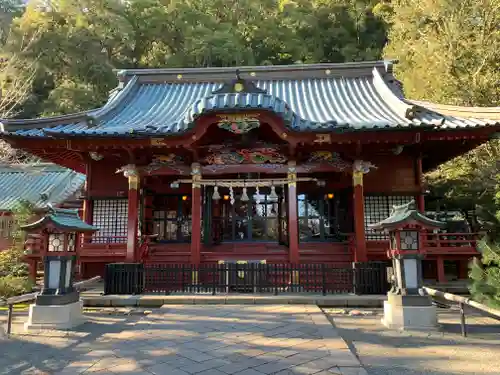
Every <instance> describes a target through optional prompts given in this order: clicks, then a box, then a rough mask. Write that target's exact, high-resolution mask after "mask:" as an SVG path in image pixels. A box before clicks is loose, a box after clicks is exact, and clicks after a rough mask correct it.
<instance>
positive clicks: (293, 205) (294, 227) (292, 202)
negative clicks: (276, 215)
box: [288, 161, 300, 264]
mask: <svg viewBox="0 0 500 375" xmlns="http://www.w3.org/2000/svg"><path fill="white" fill-rule="evenodd" d="M288 244H289V247H288V256H289V262H290V263H291V264H299V262H300V255H299V226H298V218H297V167H296V164H295V162H294V161H290V162H289V163H288Z"/></svg>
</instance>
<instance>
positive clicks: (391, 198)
mask: <svg viewBox="0 0 500 375" xmlns="http://www.w3.org/2000/svg"><path fill="white" fill-rule="evenodd" d="M412 199H414V198H413V197H412V196H408V195H367V196H365V233H366V239H368V240H386V239H388V238H389V237H388V236H387V235H386V234H383V233H380V232H377V231H375V230H373V229H370V228H368V225H369V224H374V223H378V222H379V221H381V220H384V219H386V218H387V217H388V216H389V215H390V213H391V210H392V207H393V206H399V205H402V204H405V203H408V202H410V201H411V200H412Z"/></svg>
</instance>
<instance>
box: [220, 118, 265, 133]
mask: <svg viewBox="0 0 500 375" xmlns="http://www.w3.org/2000/svg"><path fill="white" fill-rule="evenodd" d="M219 118H220V120H219V122H218V126H219V128H221V129H225V130H228V131H230V132H231V133H234V134H244V133H248V132H249V131H250V130H253V129H256V128H258V127H259V126H260V121H259V119H258V118H257V116H256V115H246V114H233V115H219Z"/></svg>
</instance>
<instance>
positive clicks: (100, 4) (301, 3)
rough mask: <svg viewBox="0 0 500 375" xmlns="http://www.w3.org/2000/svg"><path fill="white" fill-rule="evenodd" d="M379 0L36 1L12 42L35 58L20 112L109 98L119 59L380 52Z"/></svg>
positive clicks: (262, 60)
mask: <svg viewBox="0 0 500 375" xmlns="http://www.w3.org/2000/svg"><path fill="white" fill-rule="evenodd" d="M380 3H381V2H380V1H375V0H348V1H345V0H343V1H340V0H313V1H310V0H291V1H286V0H285V1H284V0H280V1H278V0H240V1H236V2H229V3H228V2H227V1H224V0H191V1H165V0H132V1H127V2H124V1H121V0H64V1H62V0H61V1H57V2H51V3H50V4H51V6H50V7H43V6H40V2H37V1H31V2H30V3H29V5H28V6H27V8H26V10H25V12H24V14H23V15H22V17H20V18H18V19H15V20H14V22H13V27H12V29H11V35H10V38H9V40H8V43H7V45H6V47H5V50H6V51H7V52H9V53H10V52H15V51H19V50H21V49H22V44H23V43H24V41H26V40H30V41H32V43H31V44H30V48H29V49H28V50H27V51H26V53H23V59H25V60H26V61H29V62H36V65H37V75H36V79H35V82H34V87H33V95H32V96H31V97H30V98H29V99H28V100H27V101H26V103H25V105H24V111H23V113H21V114H20V115H21V116H24V117H26V116H28V117H33V116H36V115H38V114H45V115H50V114H61V113H70V112H75V111H81V110H84V109H90V108H95V107H98V106H100V105H102V104H103V103H104V102H105V101H106V99H107V97H108V92H109V90H110V89H111V88H113V87H114V86H115V85H116V80H115V74H114V73H113V69H114V68H116V69H120V68H143V67H149V68H155V67H180V66H182V67H200V66H235V65H252V64H259V65H260V64H262V65H266V64H293V63H296V62H299V61H301V62H326V61H328V62H343V61H353V60H369V59H378V58H380V57H381V53H382V48H383V45H384V43H385V40H386V27H385V23H384V21H383V20H382V19H381V17H380V16H378V15H377V14H375V13H376V11H377V10H379V8H380V6H379V5H380Z"/></svg>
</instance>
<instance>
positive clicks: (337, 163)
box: [308, 151, 352, 171]
mask: <svg viewBox="0 0 500 375" xmlns="http://www.w3.org/2000/svg"><path fill="white" fill-rule="evenodd" d="M308 162H309V163H327V164H330V165H331V166H333V167H335V168H337V169H338V170H339V171H344V170H346V169H350V168H352V164H351V163H349V162H348V161H345V160H344V159H342V158H341V157H340V155H339V154H338V153H336V152H331V151H313V152H312V153H311V155H310V157H309V160H308Z"/></svg>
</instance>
